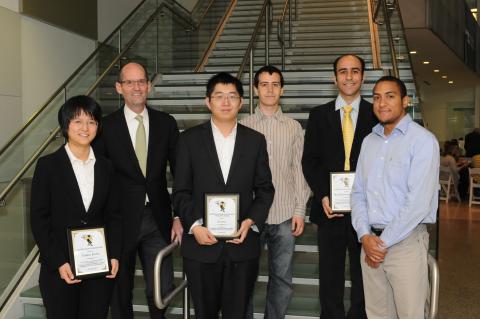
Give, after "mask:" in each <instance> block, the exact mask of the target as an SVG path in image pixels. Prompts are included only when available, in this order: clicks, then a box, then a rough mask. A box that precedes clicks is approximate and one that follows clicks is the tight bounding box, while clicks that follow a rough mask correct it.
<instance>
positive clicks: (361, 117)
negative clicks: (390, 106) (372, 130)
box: [352, 99, 369, 148]
mask: <svg viewBox="0 0 480 319" xmlns="http://www.w3.org/2000/svg"><path fill="white" fill-rule="evenodd" d="M364 104H365V102H364V100H363V99H362V100H361V101H360V106H359V110H358V117H357V124H356V126H355V135H354V136H353V145H352V148H353V147H354V146H359V145H358V144H360V145H361V144H362V141H363V138H362V135H363V134H362V132H364V131H365V130H366V129H367V125H368V123H369V119H368V116H369V114H368V113H369V112H368V108H367V107H366V105H364ZM359 139H360V141H359Z"/></svg>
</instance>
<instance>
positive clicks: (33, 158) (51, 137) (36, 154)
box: [0, 3, 173, 203]
mask: <svg viewBox="0 0 480 319" xmlns="http://www.w3.org/2000/svg"><path fill="white" fill-rule="evenodd" d="M164 8H167V9H169V10H173V9H172V8H171V7H170V6H169V5H168V4H166V3H161V4H160V5H159V6H158V8H157V9H156V10H155V11H154V12H153V14H152V15H151V16H150V17H149V18H148V19H147V21H146V22H145V23H144V25H143V26H142V27H141V28H140V29H139V30H138V31H137V32H136V33H135V34H134V35H133V37H132V38H131V39H130V41H129V42H128V43H127V44H126V45H125V47H124V48H123V49H122V50H121V51H120V53H119V54H118V55H117V56H116V57H115V58H114V59H113V61H112V62H111V63H110V65H109V66H108V67H107V68H106V69H105V71H103V73H102V74H101V75H100V76H99V77H98V78H97V80H96V81H95V82H94V83H93V85H92V86H91V87H90V88H89V89H88V90H87V91H86V92H85V95H90V94H92V93H93V91H95V89H97V87H98V86H99V85H100V83H101V81H103V79H104V78H105V77H106V76H107V75H108V73H110V71H111V70H112V69H113V68H114V67H115V65H116V64H117V62H118V61H119V60H120V59H121V58H122V57H123V56H124V55H125V53H127V51H128V50H129V49H130V47H131V46H132V45H133V44H134V43H135V41H137V39H138V38H139V37H140V35H141V34H142V33H143V32H144V31H145V30H146V28H147V27H148V26H149V25H150V24H151V23H152V21H153V20H154V19H155V18H156V16H157V15H158V14H159V13H160V11H161V10H163V9H164ZM58 133H60V127H57V128H56V129H55V130H53V131H52V133H50V135H49V136H48V137H47V139H46V140H45V141H44V142H43V143H42V144H41V145H40V147H39V148H37V150H36V151H35V152H34V153H33V155H32V156H31V157H30V159H28V161H27V162H26V163H25V164H24V165H23V166H22V168H21V169H20V170H19V171H18V173H17V174H15V176H14V177H13V178H12V180H11V181H10V182H9V183H8V185H7V186H6V187H5V188H4V189H3V191H2V192H1V193H0V203H2V202H4V201H5V198H6V197H7V195H8V194H9V193H10V191H11V190H12V189H13V187H14V186H15V184H16V183H17V182H18V181H19V180H20V178H22V176H23V175H24V174H25V173H26V172H27V170H28V169H29V168H30V167H31V166H32V165H33V164H34V163H35V161H36V160H37V159H38V158H39V157H40V155H41V154H42V153H43V151H45V149H46V148H47V147H48V145H50V143H51V142H52V141H53V140H54V139H55V138H56V136H57V134H58Z"/></svg>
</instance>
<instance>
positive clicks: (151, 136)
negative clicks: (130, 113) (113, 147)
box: [135, 107, 162, 176]
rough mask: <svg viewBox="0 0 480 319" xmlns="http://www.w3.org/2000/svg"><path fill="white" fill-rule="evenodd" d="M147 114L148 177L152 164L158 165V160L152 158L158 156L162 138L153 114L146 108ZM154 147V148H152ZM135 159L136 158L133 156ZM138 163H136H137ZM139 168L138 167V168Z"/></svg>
mask: <svg viewBox="0 0 480 319" xmlns="http://www.w3.org/2000/svg"><path fill="white" fill-rule="evenodd" d="M147 112H148V124H149V125H148V149H147V176H149V175H150V174H149V172H150V170H152V169H153V167H154V164H153V163H157V164H158V163H160V160H156V159H155V158H154V155H155V154H158V152H159V149H158V147H159V145H160V142H161V141H160V139H161V138H162V136H161V134H160V133H161V132H160V127H159V126H158V125H155V123H157V121H155V114H154V113H153V112H150V110H149V109H148V107H147ZM152 145H154V147H152ZM135 158H136V156H135ZM137 162H138V161H137ZM139 168H140V166H139Z"/></svg>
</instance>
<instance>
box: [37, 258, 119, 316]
mask: <svg viewBox="0 0 480 319" xmlns="http://www.w3.org/2000/svg"><path fill="white" fill-rule="evenodd" d="M39 284H40V292H41V294H42V298H43V304H44V305H45V309H46V310H47V318H48V319H65V318H68V319H103V318H107V314H108V304H109V303H110V298H111V295H112V289H113V284H114V280H113V279H107V278H92V279H84V280H82V282H80V283H78V284H73V285H69V284H67V283H66V282H65V280H63V279H62V278H60V275H59V273H58V270H54V271H52V270H49V269H47V268H46V267H43V266H41V268H40V278H39Z"/></svg>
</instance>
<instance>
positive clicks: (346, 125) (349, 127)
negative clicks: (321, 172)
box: [342, 105, 353, 171]
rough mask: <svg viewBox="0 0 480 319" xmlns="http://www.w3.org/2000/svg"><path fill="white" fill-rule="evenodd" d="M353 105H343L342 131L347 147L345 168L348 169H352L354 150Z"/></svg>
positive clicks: (344, 144)
mask: <svg viewBox="0 0 480 319" xmlns="http://www.w3.org/2000/svg"><path fill="white" fill-rule="evenodd" d="M351 112H352V106H351V105H345V106H344V107H343V123H342V133H343V147H344V148H345V165H344V168H345V170H346V171H349V170H350V152H351V150H352V143H353V122H352V116H351V115H350V113H351Z"/></svg>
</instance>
